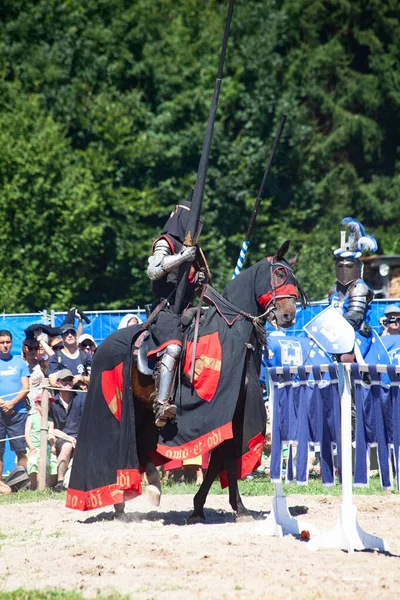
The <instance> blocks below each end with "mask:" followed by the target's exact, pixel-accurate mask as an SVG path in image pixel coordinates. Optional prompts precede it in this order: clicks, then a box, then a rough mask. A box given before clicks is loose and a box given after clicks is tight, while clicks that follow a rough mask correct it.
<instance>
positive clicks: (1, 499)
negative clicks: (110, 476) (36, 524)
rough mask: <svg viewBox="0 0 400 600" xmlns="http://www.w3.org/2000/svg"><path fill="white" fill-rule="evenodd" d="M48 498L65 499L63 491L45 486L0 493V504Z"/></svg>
mask: <svg viewBox="0 0 400 600" xmlns="http://www.w3.org/2000/svg"><path fill="white" fill-rule="evenodd" d="M50 499H53V500H55V499H63V500H65V493H61V494H57V493H56V492H53V490H51V489H50V488H46V489H45V490H44V492H38V491H37V490H35V491H31V490H21V491H19V492H16V493H13V494H0V506H1V505H2V504H25V503H27V502H41V501H42V500H50ZM0 598H1V596H0Z"/></svg>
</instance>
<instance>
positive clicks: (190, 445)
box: [157, 423, 233, 460]
mask: <svg viewBox="0 0 400 600" xmlns="http://www.w3.org/2000/svg"><path fill="white" fill-rule="evenodd" d="M232 438H233V432H232V423H226V424H225V425H221V427H217V428H216V429H213V430H212V431H210V432H209V433H206V434H204V435H202V436H201V437H198V438H196V439H195V440H192V441H191V442H187V443H186V444H182V445H181V446H174V447H171V446H166V445H164V444H158V446H157V452H159V453H160V454H162V455H163V456H166V457H167V458H169V459H170V460H186V459H188V458H195V457H196V456H200V454H205V452H209V451H210V450H212V449H213V448H216V447H217V446H219V445H220V444H222V442H224V441H225V440H230V439H232Z"/></svg>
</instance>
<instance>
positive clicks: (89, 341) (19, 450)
mask: <svg viewBox="0 0 400 600" xmlns="http://www.w3.org/2000/svg"><path fill="white" fill-rule="evenodd" d="M75 322H77V324H75ZM138 322H140V319H139V318H138V317H137V316H136V315H134V314H132V313H129V314H127V315H125V316H124V317H123V318H122V319H121V321H120V323H119V325H118V329H121V328H123V327H129V326H131V325H136V324H137V323H138ZM380 325H381V328H382V330H381V332H380V334H379V335H380V337H381V340H382V343H383V344H384V345H385V347H386V348H387V351H388V354H389V356H390V360H391V362H392V363H395V364H400V307H399V306H397V305H396V304H392V305H389V306H388V307H387V308H386V310H385V313H384V316H383V317H382V319H380ZM25 335H26V337H25V339H24V340H23V342H22V348H21V353H20V355H18V354H16V353H14V352H13V353H12V352H11V350H12V345H13V339H12V334H11V332H10V331H8V330H6V329H3V330H0V493H9V492H11V488H9V487H8V486H7V485H5V484H4V483H3V482H2V474H3V455H4V451H5V439H6V438H7V437H8V439H9V444H10V448H11V450H13V451H14V452H15V454H16V462H17V466H19V467H21V466H22V467H24V468H25V469H27V473H28V475H29V479H30V487H31V489H36V487H37V474H38V464H39V457H40V420H41V394H42V388H43V386H46V387H49V388H50V402H49V417H48V454H47V466H48V484H49V485H51V486H52V487H53V488H54V490H55V491H60V492H61V491H64V490H65V478H66V475H67V473H68V468H69V466H70V463H71V459H72V457H73V452H74V448H75V444H76V439H77V435H78V429H79V423H80V418H81V415H82V410H83V405H84V401H85V392H86V390H87V388H88V385H89V382H90V371H91V363H92V358H93V355H94V354H95V352H96V349H97V344H96V341H95V339H94V338H93V336H92V335H91V334H89V333H84V331H83V323H82V314H81V312H80V311H77V310H76V309H75V308H72V309H71V310H70V311H69V312H68V314H67V316H66V318H65V320H64V322H63V324H62V325H61V326H60V327H59V328H51V327H47V326H44V325H41V324H37V325H31V326H30V327H28V328H27V329H26V330H25ZM268 349H269V354H268V355H265V356H264V360H263V368H262V371H261V378H260V380H261V384H262V386H263V387H265V385H266V381H265V368H266V367H271V366H285V365H288V366H298V365H303V364H326V363H327V362H330V361H331V358H330V357H329V356H328V355H327V354H326V353H325V352H323V351H322V350H321V349H319V348H318V346H316V345H315V343H314V342H313V341H312V340H310V339H309V338H307V337H295V336H291V335H286V333H285V332H284V331H275V332H269V336H268ZM264 458H266V456H265V457H264ZM263 462H264V461H263ZM264 467H265V464H264ZM197 469H198V470H200V469H201V467H200V469H199V468H198V467H197ZM262 470H263V473H264V469H262ZM266 472H268V469H267V471H266Z"/></svg>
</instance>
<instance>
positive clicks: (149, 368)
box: [133, 306, 197, 375]
mask: <svg viewBox="0 0 400 600" xmlns="http://www.w3.org/2000/svg"><path fill="white" fill-rule="evenodd" d="M196 310H197V307H195V306H192V307H191V308H189V309H187V310H185V312H184V313H183V314H182V317H181V323H182V329H183V330H184V331H185V330H186V329H187V328H188V327H189V325H190V324H191V323H192V321H193V319H194V318H195V316H196ZM149 339H150V334H149V332H148V331H146V330H145V331H143V332H142V333H141V334H140V335H139V337H138V338H137V339H136V342H135V345H134V348H133V356H135V357H136V366H137V369H138V371H139V373H142V375H153V372H154V367H155V366H156V364H157V360H155V359H149V358H148V356H147V352H148V348H149Z"/></svg>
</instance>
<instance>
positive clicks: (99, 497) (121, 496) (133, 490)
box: [65, 469, 142, 511]
mask: <svg viewBox="0 0 400 600" xmlns="http://www.w3.org/2000/svg"><path fill="white" fill-rule="evenodd" d="M141 493H142V484H141V481H140V473H139V471H138V470H137V469H122V470H119V471H117V483H113V484H111V485H105V486H103V487H100V488H95V489H93V490H87V491H83V490H74V489H72V488H68V491H67V499H66V502H65V506H67V508H73V509H75V510H82V511H87V510H94V509H95V508H102V507H103V506H110V505H112V504H120V503H121V502H126V501H127V500H133V498H136V497H137V496H140V494H141Z"/></svg>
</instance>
